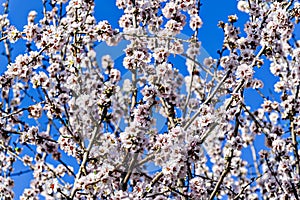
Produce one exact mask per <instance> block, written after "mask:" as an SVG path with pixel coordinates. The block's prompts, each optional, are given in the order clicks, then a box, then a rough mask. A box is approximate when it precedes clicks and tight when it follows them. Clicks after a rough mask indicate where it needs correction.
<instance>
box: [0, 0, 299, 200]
mask: <svg viewBox="0 0 300 200" xmlns="http://www.w3.org/2000/svg"><path fill="white" fill-rule="evenodd" d="M0 2H1V3H3V2H4V1H3V0H2V1H0ZM114 2H115V1H114V0H95V3H96V8H95V16H96V18H97V20H98V21H99V20H108V21H109V22H110V23H111V24H112V26H113V27H114V28H118V19H119V17H120V16H121V15H122V11H121V10H119V9H118V8H117V7H116V6H115V3H114ZM202 3H203V6H202V7H201V11H200V13H201V14H200V16H201V18H202V20H203V27H202V28H201V30H200V32H199V38H200V41H201V42H202V47H203V48H204V49H205V50H206V51H207V54H206V55H211V56H212V57H214V58H217V57H218V54H217V50H218V49H221V48H222V42H223V31H222V30H221V29H220V28H218V27H217V24H218V21H219V20H224V21H226V20H227V16H228V15H231V14H238V16H239V21H238V25H240V26H241V27H242V28H241V29H243V26H242V24H244V22H245V21H246V20H247V18H248V17H247V15H246V14H244V13H241V12H239V11H237V9H236V0H226V1H224V0H214V1H211V0H203V1H202ZM41 9H42V1H41V0H11V1H10V7H9V11H10V13H9V19H10V21H11V24H13V25H15V26H16V27H17V28H18V29H19V30H22V27H23V26H24V25H25V24H26V23H27V15H28V13H29V11H31V10H36V11H37V12H38V14H39V15H38V18H40V17H41V11H42V10H41ZM1 11H2V9H1ZM297 31H298V32H300V29H299V27H298V28H297ZM185 34H187V35H188V32H187V33H185ZM17 44H18V46H16V47H15V48H14V50H13V52H12V55H13V57H15V56H16V55H18V54H19V53H23V52H24V50H25V47H24V46H22V44H23V43H22V42H19V43H17ZM112 51H114V50H112ZM116 51H120V49H116ZM0 52H3V44H1V45H0ZM117 54H119V52H118V53H117ZM0 63H1V66H0V67H1V70H0V72H3V70H4V68H5V66H4V64H3V63H6V58H5V57H4V56H2V55H1V56H0ZM256 76H257V77H266V76H267V77H268V80H267V84H266V87H265V89H264V90H263V91H264V92H266V93H268V90H269V89H273V88H272V87H273V82H274V81H275V80H276V79H274V78H272V75H271V74H270V72H269V69H268V68H267V67H265V68H262V69H260V70H257V71H256ZM246 97H251V98H250V99H251V102H250V103H251V105H253V106H257V105H259V104H261V103H262V99H261V98H260V97H258V95H256V94H255V95H254V93H253V92H249V91H246ZM20 170H22V169H16V171H20ZM30 177H31V176H30V174H27V175H25V176H22V177H15V179H16V184H15V185H16V199H18V196H19V195H20V193H21V192H22V191H23V187H24V186H23V183H26V185H28V182H26V181H24V179H26V178H30Z"/></svg>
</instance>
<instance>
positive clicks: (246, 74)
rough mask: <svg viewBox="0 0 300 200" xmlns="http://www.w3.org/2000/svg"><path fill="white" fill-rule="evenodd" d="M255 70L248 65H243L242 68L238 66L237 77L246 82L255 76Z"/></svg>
mask: <svg viewBox="0 0 300 200" xmlns="http://www.w3.org/2000/svg"><path fill="white" fill-rule="evenodd" d="M253 73H254V71H253V69H252V66H250V65H247V64H242V65H240V66H238V68H237V70H236V76H237V78H239V79H244V80H249V79H251V78H252V76H253Z"/></svg>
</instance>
